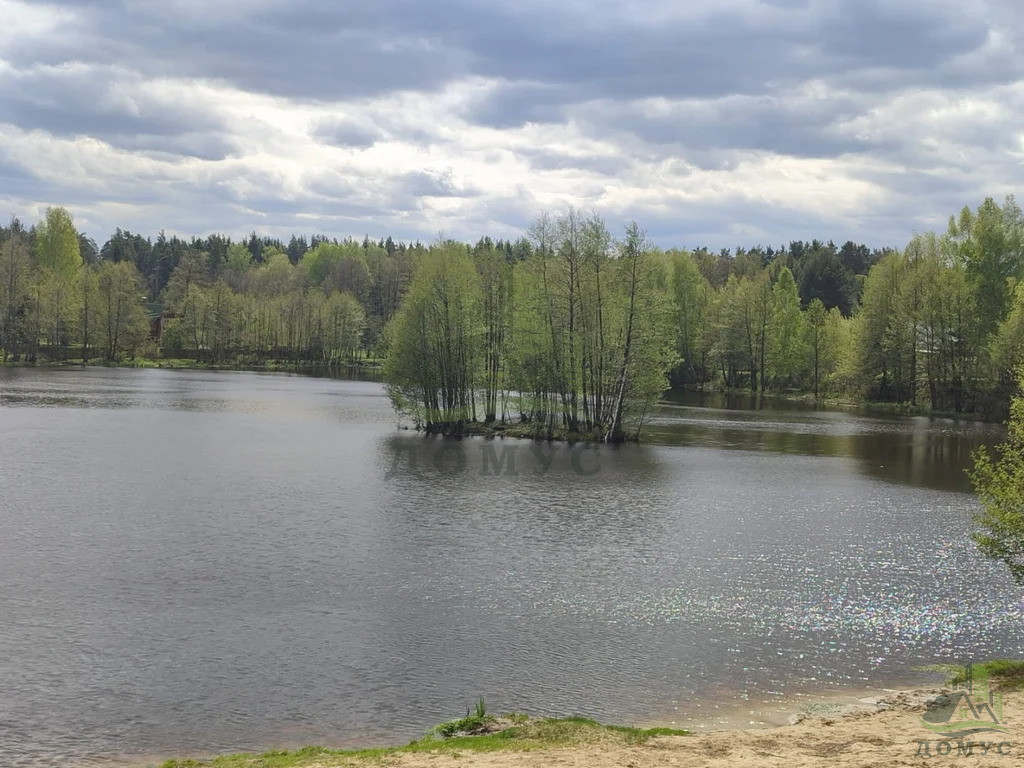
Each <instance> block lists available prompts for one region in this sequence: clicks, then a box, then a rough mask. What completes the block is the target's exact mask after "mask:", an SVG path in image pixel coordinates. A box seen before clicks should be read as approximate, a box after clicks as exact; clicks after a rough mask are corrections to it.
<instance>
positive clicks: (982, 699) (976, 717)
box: [921, 665, 1009, 737]
mask: <svg viewBox="0 0 1024 768" xmlns="http://www.w3.org/2000/svg"><path fill="white" fill-rule="evenodd" d="M957 681H958V682H957V683H955V684H954V685H953V691H952V692H951V693H949V694H942V695H941V696H937V697H936V698H934V699H932V700H931V701H929V702H928V704H927V708H926V711H925V713H924V715H922V716H921V724H922V725H923V726H924V727H925V728H927V729H928V730H930V731H933V732H935V733H938V734H941V735H943V736H947V737H961V736H971V735H973V734H976V733H984V732H986V731H996V732H999V733H1007V732H1008V730H1009V729H1008V728H1007V727H1006V726H1005V725H1003V724H1002V718H1003V697H1002V695H1001V694H999V693H997V692H995V691H993V690H992V689H991V687H990V686H989V683H988V673H987V672H986V671H985V669H984V668H983V667H979V668H978V669H975V668H974V665H968V666H967V667H965V668H964V671H963V673H962V674H961V675H959V676H958V678H957Z"/></svg>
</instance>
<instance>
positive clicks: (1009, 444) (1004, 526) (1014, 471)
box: [971, 368, 1024, 583]
mask: <svg viewBox="0 0 1024 768" xmlns="http://www.w3.org/2000/svg"><path fill="white" fill-rule="evenodd" d="M1018 382H1019V385H1020V387H1021V388H1022V390H1024V368H1022V369H1021V370H1020V371H1019V373H1018ZM1007 426H1008V435H1007V439H1006V442H1005V443H1004V444H1003V445H1001V446H1000V447H999V449H998V456H997V457H993V456H992V455H990V453H989V451H988V450H987V449H986V448H984V447H982V448H981V449H980V450H979V451H978V452H977V453H976V454H975V463H974V469H973V471H972V472H971V481H972V483H973V484H974V488H975V490H976V491H977V493H978V497H979V499H980V501H981V505H982V511H981V512H980V513H979V514H978V516H977V523H978V525H979V526H980V530H979V531H978V532H976V533H975V535H974V538H975V541H977V542H978V545H979V547H980V548H981V551H982V552H984V553H985V554H986V555H987V556H989V557H991V558H994V559H997V560H1000V561H1002V562H1003V563H1005V564H1006V566H1007V567H1008V568H1009V569H1010V573H1011V574H1012V575H1013V577H1014V578H1015V579H1016V580H1017V581H1018V582H1021V583H1024V392H1021V393H1019V394H1018V395H1017V397H1015V398H1014V400H1013V404H1012V406H1011V411H1010V421H1009V423H1008V425H1007Z"/></svg>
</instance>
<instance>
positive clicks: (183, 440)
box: [0, 369, 1024, 768]
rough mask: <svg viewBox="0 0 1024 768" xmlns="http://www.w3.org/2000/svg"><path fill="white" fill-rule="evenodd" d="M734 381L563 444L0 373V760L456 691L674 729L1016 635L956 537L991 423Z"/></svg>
mask: <svg viewBox="0 0 1024 768" xmlns="http://www.w3.org/2000/svg"><path fill="white" fill-rule="evenodd" d="M736 405H737V404H736V403H730V402H728V401H726V400H724V399H711V400H706V401H704V402H703V403H700V402H697V401H694V400H692V399H691V400H687V399H683V400H681V401H679V402H676V403H674V404H672V405H668V406H665V407H663V408H660V409H659V411H658V413H657V414H656V415H655V417H654V420H653V421H652V423H651V428H650V431H649V433H648V435H647V443H646V444H645V445H643V446H626V447H623V448H618V449H614V448H600V449H585V448H576V449H572V450H570V449H568V448H566V447H559V448H552V447H549V446H534V445H532V444H530V443H524V442H519V441H511V440H505V441H500V440H499V441H492V442H486V441H482V440H466V441H444V440H440V439H435V440H431V439H423V438H420V437H417V436H415V435H413V434H410V433H406V432H399V431H397V430H396V429H395V425H396V419H395V417H394V415H393V414H392V411H391V408H390V405H389V403H388V401H387V398H386V397H385V395H384V392H383V389H382V387H381V386H380V385H379V384H376V383H372V382H345V381H333V380H328V379H311V378H302V377H293V376H284V375H260V374H251V373H201V372H188V371H158V370H157V371H131V370H89V371H32V370H10V369H8V370H0V764H2V765H4V766H12V768H13V767H14V766H61V767H62V768H63V767H64V766H77V765H92V764H102V763H104V762H105V761H109V760H111V759H133V758H136V757H138V756H143V757H146V756H153V759H154V760H155V759H156V757H160V756H164V757H165V756H168V755H183V754H196V755H202V754H210V753H214V752H219V751H237V750H243V749H245V750H252V749H261V748H269V747H275V746H296V745H300V744H304V743H311V742H313V743H326V744H330V745H337V746H344V745H352V744H359V745H366V744H372V743H394V742H401V741H403V740H406V739H409V738H412V737H415V736H418V735H420V734H421V733H422V732H423V731H424V730H425V729H426V728H427V727H428V726H430V725H433V724H434V723H436V722H439V721H441V720H444V719H448V718H450V717H453V716H458V715H460V714H461V713H463V712H464V710H465V708H466V706H467V705H468V704H470V703H471V702H472V701H474V700H475V699H476V697H478V696H480V695H484V696H486V698H487V702H488V705H489V707H490V708H491V709H492V710H495V711H497V710H508V709H515V710H526V711H531V712H534V713H538V714H546V713H550V714H567V713H583V714H587V715H590V716H593V717H596V718H598V719H603V720H608V721H615V722H646V721H653V720H657V721H666V720H668V721H671V720H675V719H678V721H680V722H685V721H686V720H687V719H688V718H690V717H694V716H699V715H700V713H701V712H702V711H703V710H706V709H707V708H709V707H713V706H715V705H716V704H728V703H730V702H740V701H759V700H765V699H770V698H772V697H773V696H780V695H792V694H796V693H799V692H804V691H811V692H821V691H835V692H840V693H841V692H842V691H844V690H859V689H864V688H869V687H894V686H898V685H902V684H907V683H909V682H913V681H915V680H919V679H920V678H921V674H922V673H920V672H917V671H915V667H918V666H920V665H923V664H931V663H935V662H939V661H962V660H963V661H966V660H969V659H971V658H974V657H988V656H993V655H999V656H1021V655H1024V602H1022V597H1024V590H1021V589H1020V588H1015V587H1014V586H1013V585H1012V583H1011V581H1010V580H1009V578H1008V577H1007V576H1006V574H1005V573H1004V571H1003V569H1001V568H1000V567H998V566H996V565H994V564H991V563H988V562H986V561H984V560H982V559H980V558H979V557H978V555H977V553H976V552H975V549H974V546H973V544H972V543H971V541H970V539H969V531H970V518H971V514H972V512H973V511H974V509H975V505H974V501H973V499H972V497H971V496H970V495H969V493H968V490H969V489H968V486H967V484H966V481H965V479H964V477H963V469H964V467H965V466H967V463H968V462H969V455H970V451H971V450H972V449H973V448H975V447H976V446H978V445H980V444H982V443H985V442H998V440H999V439H1000V437H1001V432H1000V429H999V428H998V427H993V426H990V425H983V424H972V423H967V422H955V421H949V420H938V419H927V418H894V417H892V418H885V417H881V418H880V417H876V416H864V415H857V414H854V413H850V412H840V411H821V410H814V409H812V408H797V407H793V406H787V407H779V406H776V407H759V408H754V409H750V408H737V407H735V406H736ZM741 405H749V404H741ZM500 462H504V463H501V472H500V473H498V474H495V472H494V467H495V465H496V464H499V463H500ZM509 462H512V464H513V465H514V466H513V467H510V464H509ZM513 469H514V474H513V473H512V471H510V470H513Z"/></svg>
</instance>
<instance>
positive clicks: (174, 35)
mask: <svg viewBox="0 0 1024 768" xmlns="http://www.w3.org/2000/svg"><path fill="white" fill-rule="evenodd" d="M1022 181H1024V3H1021V2H1020V0H955V1H954V0H898V2H896V1H895V0H685V2H683V1H681V0H589V1H588V2H582V1H581V0H546V1H543V2H542V1H540V0H515V2H511V1H510V0H504V1H502V2H497V1H495V0H373V2H369V1H367V2H352V1H350V0H331V1H326V0H324V1H316V0H287V1H286V2H280V1H278V0H202V1H199V0H162V2H140V1H138V0H120V1H116V0H103V1H100V0H80V1H78V2H73V1H70V0H68V1H66V2H54V3H45V2H21V1H20V0H0V216H4V217H6V216H8V215H17V216H19V217H21V218H23V219H25V220H27V221H29V222H34V221H36V220H38V219H39V218H40V217H41V216H42V214H43V212H44V211H45V209H46V207H47V206H51V205H63V206H66V207H67V208H68V209H69V210H70V211H71V213H72V215H73V216H74V218H75V222H76V225H77V226H78V228H79V229H80V230H82V231H85V232H86V233H88V234H89V235H90V236H92V237H93V238H94V239H95V240H97V241H98V242H99V243H100V244H102V243H103V241H104V240H106V238H107V237H108V236H109V235H110V234H111V233H112V232H113V230H114V228H115V227H121V228H122V229H129V230H131V231H133V232H141V233H143V234H146V235H152V234H156V232H158V231H159V230H161V229H163V230H166V231H167V232H168V233H174V234H179V235H186V236H188V235H193V234H197V235H198V234H208V233H211V232H222V233H225V234H229V235H232V236H240V235H243V234H245V233H248V232H251V231H257V232H259V233H262V234H267V235H272V236H277V237H287V236H288V235H289V234H291V233H293V232H296V233H306V234H312V233H321V234H326V235H328V236H338V237H344V236H348V235H352V236H357V237H362V236H363V235H364V234H369V235H371V236H372V237H374V238H377V237H383V236H386V235H389V234H390V235H393V236H394V237H395V238H396V239H406V240H413V239H419V240H422V241H424V242H428V241H431V240H433V239H435V238H437V237H438V235H443V236H444V237H453V238H458V239H462V240H468V241H475V240H476V239H477V238H479V237H481V236H483V235H490V236H492V237H496V238H497V237H518V236H519V235H520V234H521V233H522V232H523V230H524V228H525V227H527V226H528V225H529V223H530V222H531V221H532V220H533V219H535V218H536V216H537V215H538V214H539V213H540V212H541V211H552V212H558V211H560V210H564V209H565V208H566V207H567V206H576V207H578V208H580V209H582V210H583V211H584V212H587V213H589V212H591V211H594V212H596V213H598V214H600V215H601V216H603V217H604V218H605V220H606V221H607V222H608V225H609V227H610V228H611V229H612V231H613V232H621V231H622V228H623V226H624V225H625V224H626V223H627V222H628V221H630V220H634V219H635V220H636V221H637V222H639V223H640V225H641V226H642V227H643V228H644V229H645V230H646V231H647V233H648V236H649V237H650V238H651V239H652V240H653V241H654V242H655V243H657V244H659V245H663V246H680V247H691V248H692V247H698V246H708V247H711V248H715V249H717V248H722V247H735V246H738V245H742V246H752V245H756V244H763V245H775V246H777V245H780V244H783V243H788V242H789V241H790V240H794V239H811V238H815V237H817V238H820V239H823V240H828V239H832V240H835V241H836V242H840V243H841V242H843V241H845V240H848V239H852V240H855V241H857V242H864V243H867V244H868V245H871V246H886V245H889V246H896V247H902V246H903V245H904V244H905V243H906V242H907V241H908V240H909V239H910V237H911V236H912V235H913V234H914V233H916V232H924V231H928V230H941V229H944V228H945V225H946V221H947V220H948V217H949V215H950V214H951V213H954V212H957V211H959V210H960V208H962V207H963V206H964V205H965V204H969V205H971V206H972V207H976V206H977V205H978V204H979V203H980V202H981V201H982V200H983V199H984V198H985V197H987V196H992V197H995V198H996V199H997V200H999V201H1001V200H1002V198H1003V197H1004V196H1005V195H1007V194H1012V193H1014V192H1015V191H1016V190H1018V189H1022V188H1024V184H1022V183H1021V182H1022Z"/></svg>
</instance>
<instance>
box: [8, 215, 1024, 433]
mask: <svg viewBox="0 0 1024 768" xmlns="http://www.w3.org/2000/svg"><path fill="white" fill-rule="evenodd" d="M1022 243H1024V217H1022V215H1021V211H1020V208H1019V207H1018V206H1017V204H1016V203H1015V202H1014V200H1013V198H1008V199H1007V200H1006V201H1005V203H1004V204H1002V205H999V204H997V203H996V202H994V201H993V200H991V199H988V200H985V201H984V202H983V203H982V205H981V206H979V208H978V209H977V210H970V209H968V208H965V209H964V210H963V211H962V212H961V213H960V214H959V215H958V216H955V217H953V218H951V220H950V223H949V226H948V228H947V230H946V231H945V232H942V233H926V234H922V235H919V236H916V237H915V238H914V239H913V240H912V241H911V242H910V243H909V244H908V245H907V246H906V247H905V248H904V249H902V250H894V249H882V250H877V249H875V250H872V249H869V248H867V247H865V246H863V245H858V244H856V243H853V242H847V243H845V244H844V245H842V246H837V245H835V244H834V243H832V242H823V241H819V240H812V241H810V242H804V241H794V242H792V243H790V244H789V245H788V246H783V247H778V248H771V247H754V248H749V249H746V248H737V249H735V250H734V251H728V250H722V251H719V252H717V253H712V252H710V251H708V250H707V249H703V248H700V249H696V250H693V251H682V250H674V249H673V250H660V249H657V248H654V247H652V246H650V244H648V243H647V242H646V241H645V240H644V239H643V237H642V235H641V233H640V232H639V231H638V230H635V229H633V230H630V233H627V234H626V235H625V236H624V237H623V239H622V240H621V241H620V242H615V241H614V240H613V238H612V237H611V235H610V234H609V233H608V231H607V229H606V228H605V226H604V224H603V223H602V222H601V221H600V220H599V219H596V218H593V217H583V216H581V215H580V214H579V213H577V212H575V211H569V212H567V213H565V214H563V215H560V216H557V217H551V216H545V217H542V218H541V219H540V220H539V221H538V222H537V224H536V225H535V226H534V227H533V228H532V229H531V231H530V232H529V233H527V236H525V237H522V238H520V239H518V240H508V241H501V240H499V241H492V240H491V239H490V238H483V239H482V240H480V241H479V242H478V243H477V244H476V245H472V246H470V245H466V244H462V243H455V242H438V243H435V244H432V245H430V246H424V245H421V244H419V243H415V244H406V243H401V242H395V241H393V240H392V239H391V238H386V239H382V240H378V241H373V240H370V239H369V238H366V239H364V240H362V241H356V240H351V239H347V240H343V241H340V242H339V241H337V240H333V239H327V238H325V237H323V236H313V237H309V238H307V237H304V236H293V237H291V238H290V239H289V240H288V242H284V241H281V240H276V239H273V238H268V237H261V236H259V235H256V234H253V235H251V236H250V237H248V238H245V239H243V240H242V241H241V242H234V241H232V240H231V239H230V238H228V237H224V236H221V235H211V236H209V237H206V238H193V239H191V240H184V239H181V238H178V237H173V236H167V235H165V234H164V233H160V234H159V235H158V236H157V238H156V239H155V240H154V239H150V238H145V237H142V236H141V235H138V234H133V233H131V232H128V231H125V230H117V231H116V232H115V233H114V235H113V236H112V237H110V238H109V239H108V240H107V241H106V242H105V243H104V244H103V245H102V246H98V245H97V244H96V242H94V241H93V240H91V239H90V238H88V237H87V236H85V235H83V234H80V233H79V232H77V231H76V230H75V227H74V223H73V221H72V220H71V217H70V215H69V214H68V213H67V211H65V210H64V209H61V208H53V209H50V210H49V211H48V212H47V214H46V216H45V218H44V219H43V220H42V221H40V222H38V223H37V224H36V225H35V226H33V227H31V228H26V227H25V226H24V225H22V224H21V223H20V222H19V221H17V220H12V221H11V223H10V224H9V225H8V226H5V227H0V349H2V350H3V359H4V360H14V361H30V362H31V361H36V360H40V359H47V358H48V359H56V360H72V359H73V360H85V361H89V360H92V359H97V358H102V359H106V360H109V361H117V360H120V359H123V358H126V357H132V356H135V355H145V356H147V357H155V356H161V355H162V356H165V357H188V358H193V359H195V360H197V361H204V362H213V363H222V364H228V365H249V364H255V365H259V364H264V363H266V362H268V361H272V360H276V361H288V362H292V363H295V364H300V363H301V364H306V363H312V364H323V365H340V364H343V363H346V362H349V361H352V360H356V359H359V358H365V357H375V358H377V357H383V356H384V355H385V354H386V352H387V345H388V343H390V344H391V345H392V349H393V351H394V350H399V349H401V348H402V347H401V343H402V335H401V333H399V331H400V330H402V329H407V328H408V327H409V326H410V325H411V324H412V323H413V322H414V319H415V318H417V317H418V318H419V319H420V320H419V321H420V322H421V327H420V329H419V332H420V334H421V341H423V342H424V343H423V344H421V345H420V346H419V347H417V348H416V349H415V350H413V351H416V352H418V353H419V354H420V359H421V360H426V361H429V362H430V366H429V368H430V372H429V375H430V376H433V377H436V380H435V379H431V380H430V381H426V380H421V381H420V382H419V384H418V385H417V386H420V387H422V388H424V389H425V390H429V389H430V386H432V383H433V384H436V390H435V392H434V394H430V393H429V392H426V391H424V392H422V393H420V394H418V395H417V394H415V393H413V390H411V389H409V388H410V387H412V386H413V383H414V382H415V380H414V379H405V380H401V381H397V382H396V383H397V388H396V389H395V391H396V393H397V394H398V396H399V397H401V398H403V399H404V400H405V401H407V402H406V404H407V405H410V404H413V403H416V404H418V406H417V407H420V408H422V409H424V411H423V413H422V414H420V415H421V416H424V417H427V416H429V418H426V419H425V421H424V423H426V422H427V421H429V422H430V423H432V424H433V423H437V424H443V423H448V422H459V421H461V420H464V419H473V418H479V419H480V420H482V421H484V422H487V421H498V422H500V421H501V420H502V419H503V418H504V419H515V420H522V421H525V422H527V423H529V424H533V425H535V426H537V427H538V428H543V429H545V430H548V431H552V430H560V429H567V430H573V431H582V432H595V431H605V432H607V431H608V430H612V431H622V430H623V429H625V425H626V422H628V421H629V420H630V419H631V418H634V417H633V416H631V415H630V414H631V409H637V408H638V409H639V410H638V413H642V412H643V408H644V406H643V403H645V402H646V400H647V393H648V391H654V390H657V389H658V387H660V386H661V385H662V383H663V376H664V374H665V373H666V372H667V374H668V376H669V380H670V382H671V383H672V384H673V385H676V386H681V387H712V388H717V387H729V388H737V389H749V390H751V391H755V392H769V393H770V392H780V393H790V392H807V393H816V394H820V395H842V396H855V397H866V398H868V399H871V400H881V401H887V402H894V403H914V404H917V405H920V406H926V407H932V408H935V409H938V410H950V411H966V412H977V413H982V414H984V415H988V416H1002V415H1004V414H1005V412H1006V408H1007V406H1008V403H1009V399H1010V394H1011V392H1012V389H1013V379H1012V377H1011V375H1010V372H1011V371H1012V369H1013V367H1014V365H1015V364H1016V363H1018V362H1020V361H1021V358H1022V349H1024V287H1022V286H1024V280H1022V278H1024V245H1022ZM631 249H632V250H631ZM630 265H632V266H635V267H636V274H635V275H634V274H632V273H629V274H627V273H626V272H625V271H624V270H626V269H627V266H630ZM471 268H472V269H471ZM414 275H415V276H416V278H415V280H414ZM449 281H455V282H449ZM459 281H461V282H459ZM439 285H440V286H441V287H442V288H443V289H444V290H441V288H439V287H438V286H439ZM630 287H632V288H633V289H635V290H634V291H633V292H632V295H631V301H632V306H631V308H630V305H629V303H628V302H627V301H626V299H627V297H628V296H630V292H629V291H628V290H627V288H630ZM448 289H450V290H452V291H455V290H456V289H458V290H459V291H461V293H458V294H452V301H453V302H455V301H456V298H457V299H458V301H465V302H467V303H466V305H465V306H464V307H462V308H461V309H460V310H459V311H458V312H457V313H455V312H454V309H453V308H454V307H455V306H457V304H450V305H449V306H448V307H447V308H446V311H451V312H453V314H451V322H452V325H451V326H450V327H448V326H446V325H445V324H444V323H443V322H442V320H441V318H440V317H439V316H438V315H437V310H436V308H435V306H434V304H435V300H436V299H437V297H438V296H443V295H445V293H444V291H445V290H448ZM416 313H420V314H419V315H417V314H416ZM428 320H429V323H428ZM389 324H390V325H391V329H390V330H389V332H388V333H387V334H385V333H384V331H385V328H386V327H387V326H389ZM424 324H426V325H424ZM669 327H670V332H669V331H668V330H666V329H667V328H669ZM434 333H438V334H444V333H450V334H451V333H454V334H455V337H454V340H451V341H450V342H449V340H446V341H445V346H444V347H443V348H441V347H436V346H435V347H428V346H424V345H425V344H426V343H428V342H429V343H433V342H432V339H433V338H434V337H433V336H432V335H431V334H434ZM666 333H669V335H670V337H671V345H670V348H671V354H670V355H667V356H666V354H665V352H664V349H663V348H662V347H661V346H660V345H661V344H662V342H663V341H664V339H665V334H666ZM459 334H461V337H460V336H459ZM627 336H628V337H629V343H628V344H627ZM634 337H635V338H634ZM459 338H461V341H459V340H458V339H459ZM542 341H543V343H541V342H542ZM449 343H450V344H454V345H456V346H450V345H449ZM459 344H461V345H462V346H461V347H459V346H458V345H459ZM425 349H433V350H434V352H433V354H435V355H437V356H438V357H436V358H435V357H429V356H428V357H424V356H423V353H424V350H425ZM446 355H451V356H452V357H451V358H450V359H449V358H448V357H445V356H446ZM627 356H628V357H629V360H628V362H625V367H626V371H627V373H626V375H625V378H623V373H622V371H623V364H624V357H627ZM393 357H394V355H393ZM641 361H642V362H641ZM648 364H650V365H653V366H654V368H652V369H651V370H646V369H644V370H643V374H644V376H646V377H647V378H648V380H643V381H641V379H643V378H644V377H643V376H641V375H640V374H641V368H642V366H644V365H648ZM404 366H406V363H405V361H403V359H402V358H401V356H398V357H395V359H394V363H393V368H392V371H391V374H390V375H393V376H401V375H403V374H401V370H403V367H404ZM666 366H667V371H666V370H663V369H664V368H665V367H666ZM435 368H436V370H435ZM623 382H625V384H624V383H623ZM634 387H635V392H634ZM414 388H415V387H414ZM620 390H621V394H620ZM403 392H404V394H403ZM513 393H515V396H514V397H513ZM636 393H643V395H642V396H638V395H636ZM638 398H639V399H638ZM620 408H621V409H622V413H621V414H619V413H618V411H619V409H620ZM541 425H542V426H541Z"/></svg>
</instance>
